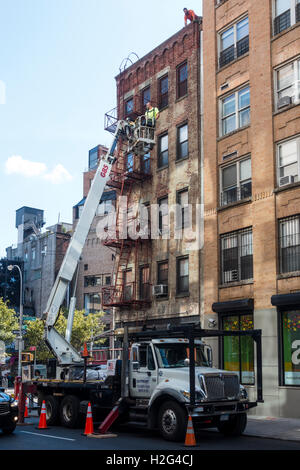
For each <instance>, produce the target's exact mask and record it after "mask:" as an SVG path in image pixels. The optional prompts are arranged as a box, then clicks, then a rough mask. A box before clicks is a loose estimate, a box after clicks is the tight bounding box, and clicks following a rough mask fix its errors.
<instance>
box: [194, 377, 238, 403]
mask: <svg viewBox="0 0 300 470" xmlns="http://www.w3.org/2000/svg"><path fill="white" fill-rule="evenodd" d="M199 382H200V386H201V388H202V390H203V391H204V393H205V395H206V399H207V400H235V399H238V397H239V393H240V384H239V378H238V376H237V375H235V374H205V375H202V374H201V375H199Z"/></svg>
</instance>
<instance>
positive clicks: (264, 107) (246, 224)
mask: <svg viewBox="0 0 300 470" xmlns="http://www.w3.org/2000/svg"><path fill="white" fill-rule="evenodd" d="M203 3H204V4H203V9H204V11H203V55H204V181H205V186H204V191H205V218H204V227H205V233H204V236H205V253H204V292H205V297H204V305H205V309H204V311H205V326H206V325H207V320H208V318H211V317H214V319H215V320H216V321H217V325H218V327H219V328H220V329H222V328H226V329H231V328H236V329H237V328H253V327H254V328H255V329H261V330H262V334H263V338H262V344H263V388H264V400H265V403H264V404H261V405H260V406H259V407H258V408H256V409H255V413H259V414H262V415H268V416H290V417H297V418H299V417H300V411H299V406H297V403H299V396H300V365H299V364H300V277H299V275H300V248H299V247H300V241H299V237H300V215H299V214H300V205H299V201H300V186H299V182H300V145H299V143H300V108H299V103H300V100H299V98H300V95H299V90H300V88H299V83H300V82H299V79H300V34H299V32H300V23H299V20H300V10H299V9H300V5H299V2H297V1H295V0H286V1H280V0H274V1H271V0H263V1H261V2H252V1H237V0H224V1H216V2H213V1H212V2H203ZM213 51H214V53H213ZM219 346H220V347H219V348H217V349H218V351H219V362H220V364H219V365H220V366H225V367H226V368H232V369H235V370H238V371H239V372H240V376H241V380H242V383H245V384H246V385H247V387H248V390H249V393H250V395H251V394H252V393H253V392H254V383H255V373H254V357H253V347H252V344H251V343H248V344H246V343H243V342H241V341H240V342H238V341H236V340H233V339H226V341H224V342H223V344H220V345H219Z"/></svg>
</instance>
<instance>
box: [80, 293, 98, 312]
mask: <svg viewBox="0 0 300 470" xmlns="http://www.w3.org/2000/svg"><path fill="white" fill-rule="evenodd" d="M84 310H85V313H86V314H87V315H88V314H89V313H98V312H101V296H100V294H84Z"/></svg>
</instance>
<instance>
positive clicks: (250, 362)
mask: <svg viewBox="0 0 300 470" xmlns="http://www.w3.org/2000/svg"><path fill="white" fill-rule="evenodd" d="M221 322H222V329H223V330H225V331H228V330H229V331H237V330H240V331H244V330H253V314H252V313H248V314H235V315H229V316H227V315H226V316H223V317H222V319H221ZM223 368H224V369H225V370H231V371H235V372H237V373H238V374H239V377H240V382H241V383H242V384H243V385H254V343H253V338H252V337H251V336H240V337H239V336H224V338H223Z"/></svg>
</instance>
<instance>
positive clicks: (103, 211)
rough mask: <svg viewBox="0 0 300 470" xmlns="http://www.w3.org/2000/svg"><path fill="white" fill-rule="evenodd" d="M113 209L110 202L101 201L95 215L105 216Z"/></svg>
mask: <svg viewBox="0 0 300 470" xmlns="http://www.w3.org/2000/svg"><path fill="white" fill-rule="evenodd" d="M113 208H114V205H113V203H112V201H109V200H107V201H102V202H100V204H99V205H98V209H97V215H98V216H104V215H107V214H109V213H110V212H112V211H113Z"/></svg>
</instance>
